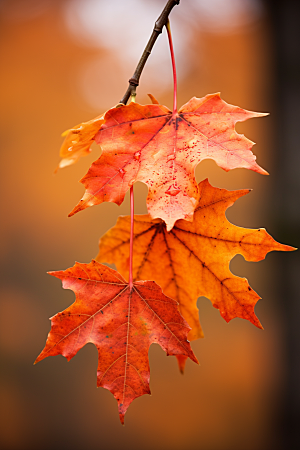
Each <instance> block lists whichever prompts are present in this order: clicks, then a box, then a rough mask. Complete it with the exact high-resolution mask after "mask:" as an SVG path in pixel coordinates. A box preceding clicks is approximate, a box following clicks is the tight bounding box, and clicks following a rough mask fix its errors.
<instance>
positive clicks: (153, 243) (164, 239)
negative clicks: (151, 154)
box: [96, 180, 294, 340]
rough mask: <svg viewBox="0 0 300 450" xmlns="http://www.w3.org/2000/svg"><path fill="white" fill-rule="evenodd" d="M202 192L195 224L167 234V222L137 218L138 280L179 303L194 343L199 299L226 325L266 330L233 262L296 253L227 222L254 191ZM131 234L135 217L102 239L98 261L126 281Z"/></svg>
mask: <svg viewBox="0 0 300 450" xmlns="http://www.w3.org/2000/svg"><path fill="white" fill-rule="evenodd" d="M198 187H199V192H200V199H199V202H198V206H197V208H196V210H195V214H194V220H193V222H188V221H185V220H178V221H177V222H176V223H175V226H174V228H173V229H172V230H171V231H170V232H167V230H166V226H165V223H164V222H163V221H162V220H160V219H155V220H153V219H151V217H150V216H149V215H140V216H138V215H137V216H135V221H134V243H133V248H134V258H133V277H134V279H135V280H140V279H150V280H151V279H152V280H155V281H156V282H157V283H158V284H159V285H160V286H161V287H162V289H163V292H164V293H165V294H166V295H168V296H170V297H172V298H174V299H175V300H177V301H178V303H179V305H180V312H181V314H182V315H183V317H184V318H185V319H186V320H187V322H188V323H189V325H190V326H191V327H192V330H191V331H190V333H189V339H190V340H194V339H197V338H199V337H201V336H202V330H201V327H200V323H199V315H198V309H197V306H196V302H197V299H198V297H200V296H205V297H207V298H209V299H210V300H211V302H212V304H213V306H214V307H215V308H218V309H219V311H220V313H221V315H222V317H223V318H224V319H225V320H226V321H227V322H229V321H230V320H231V319H233V318H235V317H240V318H243V319H247V320H249V321H250V322H251V323H253V324H254V325H256V326H257V327H258V328H262V326H261V324H260V322H259V320H258V318H257V317H256V315H255V313H254V306H255V304H256V302H257V301H258V300H259V298H260V297H259V296H258V295H257V293H256V292H255V291H254V290H253V289H251V287H250V286H249V284H248V282H247V280H246V279H245V278H240V277H237V276H235V275H233V274H232V273H231V271H230V270H229V263H230V260H231V259H232V258H233V257H234V256H235V255H236V254H242V255H243V256H244V258H245V259H246V261H260V260H262V259H264V258H265V256H266V254H267V253H268V252H270V251H273V250H281V251H290V250H294V249H293V247H290V246H288V245H283V244H280V243H278V242H276V241H275V240H274V239H273V238H272V237H271V236H270V235H269V234H268V233H267V232H266V230H265V229H262V228H260V229H257V230H253V229H248V228H241V227H237V226H235V225H233V224H231V223H230V222H229V221H228V220H227V219H226V216H225V211H226V209H227V208H228V207H229V206H231V205H232V204H233V203H234V202H235V201H236V200H237V199H238V198H240V197H242V196H244V195H246V194H248V193H249V190H238V191H227V190H226V189H218V188H215V187H212V186H211V185H210V184H209V182H208V180H204V181H202V182H201V183H199V185H198ZM129 234H130V217H129V216H123V217H119V219H118V221H117V224H116V226H115V227H113V228H112V229H111V230H109V231H108V232H107V233H106V234H105V235H104V236H103V237H102V238H101V239H100V250H99V254H98V256H97V258H96V259H97V260H98V261H100V262H107V263H114V264H116V267H117V269H118V271H119V272H120V273H121V274H122V275H123V276H124V277H125V278H126V277H128V257H129Z"/></svg>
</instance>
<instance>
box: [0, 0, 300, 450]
mask: <svg viewBox="0 0 300 450" xmlns="http://www.w3.org/2000/svg"><path fill="white" fill-rule="evenodd" d="M227 1H228V2H229V0H227ZM125 2H128V9H126V8H125V9H124V4H125ZM67 3H68V8H71V9H72V7H73V5H75V3H76V2H75V0H70V1H69V2H67V1H63V0H61V1H58V0H56V1H47V0H39V1H37V0H24V1H19V0H2V1H0V22H1V24H0V25H1V43H0V45H1V85H0V89H1V99H2V102H1V103H2V108H1V122H0V123H1V185H2V186H1V193H2V195H1V288H0V291H1V296H0V299H1V300H0V301H1V317H0V321H1V323H0V351H1V378H0V382H1V384H0V393H1V400H0V408H1V420H0V444H1V448H3V449H5V450H6V449H9V450H10V449H14V450H15V449H16V450H27V449H32V450H35V449H45V450H48V449H50V448H66V449H68V448H72V449H74V450H77V449H78V450H79V449H86V450H89V449H91V450H92V449H99V448H101V449H102V448H103V449H119V448H123V449H141V448H143V449H145V450H148V449H149V450H150V449H153V448H155V449H158V450H161V449H162V450H177V449H178V450H179V449H185V448H189V449H191V450H196V449H202V450H227V449H230V450H235V449H236V450H240V449H243V450H248V449H249V450H250V449H251V450H252V449H254V448H255V449H256V450H263V449H265V450H268V449H280V450H281V449H294V448H296V444H297V437H298V438H299V436H297V429H298V428H297V424H298V422H297V419H298V413H299V396H300V391H299V384H298V383H299V372H300V370H299V326H298V321H299V314H297V313H299V302H298V299H299V287H298V286H299V283H298V280H299V267H300V262H299V256H298V254H297V252H295V253H289V254H283V253H271V254H270V255H268V257H267V258H266V260H265V261H262V262H259V263H246V262H245V261H244V259H243V258H242V257H241V256H238V257H236V258H235V259H234V261H233V263H232V264H231V269H232V271H233V272H234V273H236V274H237V275H240V276H246V277H247V278H248V280H249V282H250V284H251V286H252V287H253V288H254V289H255V290H256V291H257V292H258V293H259V294H260V295H261V297H262V298H263V300H262V301H260V302H259V303H258V305H257V307H256V313H257V315H258V317H259V319H260V320H261V322H262V324H263V326H264V328H265V330H264V331H261V330H258V329H256V328H255V327H254V326H253V325H251V324H250V323H247V322H246V321H242V320H239V319H236V320H234V321H232V322H231V323H230V324H226V322H225V321H224V320H223V319H222V318H221V317H220V314H219V312H218V311H217V310H215V309H214V308H213V307H212V306H211V304H210V302H209V301H208V300H207V299H204V298H201V299H199V301H198V305H199V309H200V316H201V322H202V325H203V328H204V333H205V339H203V340H201V341H197V342H195V343H194V344H193V349H194V351H195V353H196V355H197V357H198V359H199V360H200V363H201V366H200V367H198V366H196V365H195V364H192V363H191V362H188V364H187V367H186V373H185V375H184V376H181V375H180V374H179V372H178V370H177V367H176V361H175V359H174V358H171V357H169V358H166V357H165V355H164V353H163V352H162V350H161V349H160V348H159V347H158V346H152V348H151V349H150V352H149V355H150V364H151V390H152V396H151V397H149V396H144V397H143V398H139V399H138V400H136V401H135V402H134V403H133V404H132V405H131V406H130V408H129V411H128V413H127V415H126V420H125V427H122V426H121V425H120V423H119V419H118V414H117V405H116V402H115V400H114V398H113V397H112V395H111V394H110V393H109V392H108V391H106V390H104V389H99V390H97V389H96V366H97V354H96V349H95V348H94V347H93V346H92V345H88V346H86V347H85V348H84V349H82V350H81V351H80V352H79V353H78V355H76V357H74V359H73V360H72V361H71V362H69V363H67V361H66V360H65V359H64V358H62V357H56V358H49V359H48V360H45V361H42V362H41V363H39V364H38V365H36V366H33V361H34V360H35V358H36V356H37V355H38V353H39V352H40V351H41V349H42V348H43V346H44V342H45V340H46V336H47V333H48V331H49V327H50V323H49V320H48V317H50V316H52V315H54V314H55V313H56V312H58V311H60V310H62V309H64V308H65V307H67V306H68V305H69V304H70V303H71V302H72V301H73V298H74V297H73V293H71V292H70V291H63V290H62V289H61V287H60V282H59V281H58V280H55V279H53V278H52V277H50V276H48V275H46V272H47V271H49V270H59V269H65V268H67V267H69V266H71V265H73V264H74V261H76V260H77V261H81V262H89V261H90V260H91V258H93V257H94V256H95V255H96V254H97V245H98V239H99V237H100V236H101V235H102V234H103V233H105V232H106V231H107V230H108V229H109V228H110V227H111V226H113V225H114V223H115V221H116V219H117V217H118V215H119V214H128V212H129V209H128V198H126V200H125V202H124V204H123V205H122V206H121V207H117V206H116V205H114V204H102V205H100V206H98V207H95V208H89V209H88V210H86V211H84V212H82V213H80V214H78V215H76V216H74V217H72V218H71V219H68V218H67V214H68V212H69V211H70V210H71V209H72V208H73V206H74V205H75V204H76V203H77V201H78V200H79V199H80V198H81V195H82V193H83V186H82V185H80V184H79V183H78V180H79V179H80V178H81V176H82V175H83V174H84V173H85V172H86V170H87V169H88V167H89V165H90V163H91V162H92V161H93V160H94V159H95V158H96V157H97V155H98V154H99V151H98V150H97V149H95V150H94V152H93V153H92V155H91V156H89V157H87V158H85V159H84V160H82V161H81V162H80V163H78V164H77V165H76V166H73V167H71V168H67V169H65V170H62V171H60V172H59V173H58V174H57V175H56V176H54V175H53V171H54V168H55V167H56V165H57V163H58V160H59V158H58V150H59V147H60V145H61V142H62V139H61V137H60V134H61V132H62V131H64V130H65V129H67V128H69V127H71V126H72V125H75V124H77V123H79V122H82V121H86V120H89V119H90V118H93V117H95V116H96V115H98V114H100V113H102V112H103V111H104V110H105V109H107V108H108V107H110V106H113V105H114V104H116V103H117V102H118V101H119V99H120V98H121V97H122V95H123V93H124V91H125V90H126V87H127V79H128V78H129V77H130V76H131V75H132V73H133V69H134V66H135V61H137V60H138V58H139V56H140V53H138V54H136V55H133V57H132V55H130V48H131V45H130V39H131V37H130V36H131V35H132V29H134V27H137V24H138V23H139V20H140V17H142V16H143V14H144V15H147V14H148V15H149V16H150V14H149V10H148V9H147V6H149V5H147V2H146V0H140V2H139V3H140V5H139V9H138V11H137V13H136V15H135V9H134V8H130V7H129V6H130V4H131V3H132V2H129V0H111V3H114V4H115V17H114V16H108V18H107V20H108V21H111V23H112V26H114V31H113V32H114V33H115V35H116V34H117V41H119V48H118V45H115V47H114V48H112V47H108V46H107V45H106V42H105V36H104V38H103V42H102V43H101V39H100V41H98V42H97V43H92V42H87V41H84V40H83V38H82V35H81V34H80V29H79V28H80V27H79V26H77V31H78V36H76V27H75V28H74V29H75V31H74V30H73V33H71V32H70V30H69V28H68V26H67V24H66V20H65V17H66V15H65V8H66V7H67V5H66V4H67ZM98 3H99V4H100V6H101V5H102V6H103V8H104V6H105V3H106V1H105V0H99V1H98ZM121 3H122V8H123V9H122V14H121V15H120V13H119V12H120V7H121ZM194 3H195V4H196V3H197V4H199V5H198V6H199V8H198V9H197V8H196V9H195V11H194V12H193V14H190V11H189V8H191V7H192V3H191V1H190V0H189V1H187V0H182V1H181V4H180V6H177V7H176V8H175V9H174V11H173V12H172V16H171V21H172V23H174V27H173V34H174V41H175V52H176V48H178V49H179V50H178V51H180V54H178V52H177V61H178V72H179V81H180V82H179V104H182V103H185V102H186V101H188V100H189V98H190V97H191V96H193V95H195V96H198V97H202V96H204V95H206V94H207V93H213V92H218V91H221V94H222V97H223V98H224V99H225V100H226V101H227V102H229V103H232V104H237V105H239V106H241V107H244V108H246V109H250V110H254V111H263V112H265V111H269V112H270V113H271V114H270V116H268V117H266V118H262V119H253V120H251V121H248V122H246V123H244V124H239V125H238V127H237V129H238V131H239V132H242V133H244V134H245V135H246V136H247V137H249V138H250V139H251V140H253V141H255V142H257V145H256V146H255V147H254V153H255V154H256V155H257V160H258V163H259V164H260V165H261V166H262V167H264V168H266V169H267V170H268V171H269V172H270V174H271V175H270V176H269V177H264V176H261V175H258V174H256V173H252V172H250V171H246V170H234V171H231V172H230V173H225V172H224V171H222V170H221V169H219V168H218V167H217V166H216V165H215V164H214V163H213V162H212V161H205V162H203V163H202V164H201V165H200V166H199V167H198V169H197V179H198V180H199V181H200V180H201V179H203V178H206V177H207V176H208V177H209V180H210V182H211V183H212V184H213V185H215V186H219V187H224V188H229V189H238V188H249V187H250V188H253V192H252V193H251V194H249V195H248V196H247V197H245V198H243V199H241V200H239V201H238V202H237V204H236V205H235V206H234V207H232V208H231V210H230V211H229V212H228V218H229V219H230V220H231V221H232V222H233V223H235V224H237V225H240V226H246V227H266V229H267V231H268V232H269V233H271V234H272V235H273V236H274V237H275V238H276V239H277V240H279V241H281V242H284V243H287V244H290V245H294V246H299V221H300V212H299V193H300V191H299V179H300V177H299V166H300V161H299V160H300V157H299V154H300V152H299V107H298V106H297V105H299V93H300V92H299V60H300V59H299V27H298V20H299V6H297V2H293V1H288V0H286V1H285V2H276V1H273V2H267V1H265V2H258V1H256V2H255V4H256V5H259V11H258V13H253V17H250V16H249V14H248V13H247V14H248V16H247V17H246V18H245V17H243V16H241V17H239V18H238V19H236V18H235V20H231V19H230V17H229V19H228V18H226V20H225V19H224V20H223V19H222V20H223V21H222V20H221V21H220V20H219V21H218V20H217V19H216V17H218V14H217V12H218V11H217V10H216V11H213V10H211V12H210V14H211V15H210V16H209V17H210V20H208V19H206V16H205V14H204V12H203V11H205V9H203V10H201V7H202V6H201V5H202V4H203V5H204V6H205V4H206V3H207V2H205V1H204V0H199V1H198V0H197V1H196V0H195V2H194ZM217 3H218V2H213V1H211V2H210V5H212V4H215V8H218V5H217ZM221 3H222V2H221ZM229 3H230V4H232V1H230V2H229ZM246 3H251V1H250V0H249V2H246ZM77 4H78V2H77ZM164 4H165V0H153V1H152V2H151V8H152V10H151V17H149V18H148V20H149V27H148V28H149V29H148V30H147V34H146V35H150V32H151V29H152V26H153V23H154V21H155V19H156V18H157V16H158V15H159V13H160V11H161V9H162V7H163V5H164ZM204 6H203V8H204ZM143 8H144V9H143ZM250 10H251V8H250ZM152 11H154V14H155V15H154V16H153V17H152ZM201 11H202V13H201ZM214 14H215V15H214ZM224 17H225V16H224ZM239 20H240V22H239ZM137 29H138V27H137ZM130 33H131V34H130ZM184 33H186V34H185V35H184ZM118 34H119V36H118ZM127 34H128V36H129V38H130V39H129V38H128V39H127V40H126V41H124V39H125V36H127ZM128 36H127V37H128ZM107 39H109V37H107ZM132 39H133V40H134V41H135V42H134V44H136V43H137V42H136V41H138V40H139V35H136V36H135V35H134V34H133V38H132ZM143 39H144V38H143ZM160 40H161V42H162V44H158V46H159V45H160V50H157V54H156V51H155V48H154V52H153V55H151V57H150V61H149V65H147V66H146V70H145V74H143V76H142V78H141V87H140V88H139V90H138V93H139V95H138V98H137V101H139V102H140V103H145V102H147V98H146V93H147V92H151V93H152V94H154V95H155V96H157V97H159V100H160V101H161V102H162V103H164V104H166V105H167V106H169V107H171V106H172V84H171V83H172V78H171V67H170V61H169V60H167V63H166V64H169V66H165V64H164V66H161V64H162V62H161V61H162V60H161V59H159V58H160V57H159V55H160V54H161V53H159V52H161V49H163V48H164V47H163V46H165V50H166V52H167V51H168V49H167V45H166V39H165V36H162V37H161V38H160ZM176 41H177V43H178V42H179V41H180V45H179V44H177V46H176ZM144 44H145V42H141V48H143V46H144ZM124 45H126V47H128V48H124ZM158 46H157V48H158V49H159V47H158ZM132 47H133V48H134V49H135V48H136V47H135V46H134V45H133V41H132ZM128 51H129V53H128ZM128 55H129V56H128ZM157 55H158V56H157ZM134 58H135V59H134ZM180 64H181V67H180ZM166 67H167V68H168V67H169V73H168V70H166ZM147 68H148V72H147ZM135 193H136V198H137V207H136V212H137V213H145V212H146V207H145V197H146V189H145V186H143V185H141V184H139V185H137V186H136V189H135Z"/></svg>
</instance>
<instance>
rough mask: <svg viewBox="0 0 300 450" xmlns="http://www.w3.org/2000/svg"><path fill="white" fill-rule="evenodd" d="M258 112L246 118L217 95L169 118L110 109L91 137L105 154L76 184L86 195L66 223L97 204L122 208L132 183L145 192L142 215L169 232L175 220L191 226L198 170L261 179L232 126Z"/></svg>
mask: <svg viewBox="0 0 300 450" xmlns="http://www.w3.org/2000/svg"><path fill="white" fill-rule="evenodd" d="M264 115H265V114H264V113H255V112H250V111H246V110H244V109H242V108H239V107H237V106H232V105H229V104H228V103H226V102H224V101H223V100H221V98H220V95H219V94H211V95H206V96H205V97H203V98H195V97H194V98H192V99H191V100H190V101H189V102H188V103H187V104H186V105H184V106H183V107H182V108H181V109H180V110H179V111H178V113H176V114H174V113H172V111H170V110H169V109H168V108H166V107H165V106H162V105H157V104H153V105H144V106H143V105H139V104H137V103H130V104H129V105H127V106H121V107H119V108H113V109H110V110H109V111H107V113H106V114H105V116H104V123H103V124H102V126H101V128H100V130H99V132H98V133H97V134H96V136H95V141H96V142H97V143H98V144H100V146H101V148H102V150H103V153H102V155H101V157H100V158H99V159H98V160H97V161H95V162H94V163H93V164H92V165H91V167H90V169H89V171H88V173H87V174H86V175H85V176H84V177H83V178H82V179H81V180H80V181H81V183H83V184H84V186H85V188H86V193H85V194H84V196H83V198H82V200H81V201H80V202H79V203H78V205H77V206H76V207H75V208H74V209H73V211H72V212H71V213H70V214H69V216H72V215H73V214H75V213H76V212H78V211H81V210H83V209H85V208H87V207H89V206H92V205H96V204H100V203H102V202H103V201H110V202H115V203H117V204H118V205H120V204H121V203H122V201H123V199H124V196H125V193H126V191H127V190H128V189H129V187H130V186H132V184H133V183H134V182H135V181H142V182H143V183H145V184H146V185H147V186H148V188H149V193H148V197H147V206H148V211H149V213H150V215H151V217H152V218H161V219H163V220H164V221H165V222H166V224H167V230H168V231H169V230H170V229H171V228H172V227H173V225H174V223H175V222H176V220H178V219H181V218H183V219H186V220H192V218H193V213H194V210H195V207H196V205H197V202H198V199H199V190H198V186H197V183H196V180H195V176H194V170H195V168H196V166H197V165H198V164H199V163H200V162H201V161H203V160H204V159H207V158H211V159H213V160H214V161H215V162H216V163H217V164H218V165H219V166H220V167H222V168H223V169H224V170H226V171H228V170H230V169H235V168H238V167H239V168H247V169H251V170H254V171H255V172H259V173H262V174H266V173H267V172H266V171H265V170H264V169H262V168H261V167H259V166H258V165H257V163H256V162H255V156H254V155H253V153H252V152H251V148H252V145H253V142H251V141H250V140H248V139H247V138H245V136H244V135H240V134H238V133H237V132H236V131H235V129H234V127H235V124H236V122H241V121H244V120H246V119H249V118H251V117H260V116H264Z"/></svg>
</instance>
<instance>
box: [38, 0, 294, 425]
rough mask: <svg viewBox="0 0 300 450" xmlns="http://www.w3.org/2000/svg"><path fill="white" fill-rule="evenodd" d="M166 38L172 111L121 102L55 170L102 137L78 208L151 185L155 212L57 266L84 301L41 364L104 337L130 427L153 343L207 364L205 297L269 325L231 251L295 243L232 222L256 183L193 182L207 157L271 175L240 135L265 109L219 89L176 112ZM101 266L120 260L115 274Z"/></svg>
mask: <svg viewBox="0 0 300 450" xmlns="http://www.w3.org/2000/svg"><path fill="white" fill-rule="evenodd" d="M169 3H170V4H171V3H174V4H178V3H179V2H176V1H175V2H174V1H173V2H172V1H170V0H169V2H168V4H169ZM174 4H173V6H174ZM168 35H169V40H170V47H171V55H172V61H173V72H174V93H175V94H174V108H173V111H171V110H170V109H168V108H167V107H165V106H163V105H160V104H159V103H158V102H157V101H156V100H155V99H154V97H153V96H150V98H151V100H152V104H149V105H140V104H138V103H135V102H134V99H135V95H134V94H132V97H131V99H132V101H131V103H129V105H125V104H118V105H117V106H116V107H114V108H112V109H110V110H108V111H107V112H106V113H105V114H103V115H101V116H98V117H96V118H95V119H92V120H90V121H88V122H84V123H82V124H80V125H77V126H76V127H74V128H72V129H71V130H68V131H67V132H66V133H64V135H65V141H64V143H63V145H62V148H61V152H60V155H61V157H62V160H61V162H60V163H59V166H58V168H61V167H65V166H67V165H71V164H73V163H75V162H77V161H78V160H79V159H80V158H81V157H82V156H85V155H87V154H88V153H89V152H90V146H91V144H92V143H93V142H96V143H97V144H99V145H100V147H101V149H102V154H101V156H100V158H99V159H97V160H96V161H95V162H93V164H92V165H91V167H90V169H89V170H88V172H87V174H86V175H85V176H84V177H83V178H82V180H81V182H82V183H83V185H84V186H85V188H86V192H85V194H84V196H83V198H82V200H81V201H80V202H79V203H78V205H77V206H75V208H74V209H73V211H72V212H71V213H70V214H69V215H70V216H72V215H73V214H75V213H76V212H78V211H81V210H84V209H86V208H87V207H89V206H93V205H98V204H101V203H102V202H114V203H116V204H118V205H120V204H121V203H122V202H123V200H124V196H125V194H126V192H127V191H128V190H130V193H131V211H133V185H134V183H136V182H137V181H141V182H143V183H145V184H146V185H147V187H148V197H147V207H148V211H149V214H147V215H140V216H139V215H135V216H134V217H133V213H132V214H131V215H130V216H124V217H120V218H119V219H118V221H117V224H116V225H115V226H114V227H113V228H112V229H111V230H109V231H108V232H107V233H106V234H105V235H104V236H103V237H102V238H101V239H100V247H99V253H98V255H97V257H96V260H92V262H91V263H89V264H81V263H76V264H75V265H74V267H72V268H70V269H67V270H65V271H58V272H51V273H50V274H51V275H53V276H55V277H57V278H59V279H60V280H61V281H62V284H63V287H64V288H65V289H71V290H72V291H74V293H75V296H76V300H75V302H74V303H73V304H72V305H71V306H70V307H69V308H67V309H66V310H64V311H62V312H60V313H58V314H56V315H55V316H54V317H53V318H52V319H51V331H50V333H49V335H48V339H47V342H46V346H45V348H44V350H43V351H42V352H41V354H40V355H39V356H38V358H37V360H36V362H39V361H41V360H42V359H44V358H46V357H47V356H54V355H58V354H61V355H63V356H65V357H66V358H67V359H68V360H70V359H71V358H72V357H73V356H75V354H76V353H77V352H78V351H79V350H80V349H81V348H82V347H83V346H84V345H85V344H86V343H88V342H92V343H93V344H95V346H96V347H97V350H98V370H97V385H98V386H102V387H104V388H105V389H108V390H109V391H111V392H112V394H113V395H114V397H115V398H116V399H117V402H118V406H119V415H120V420H121V422H122V423H124V415H125V413H126V410H127V408H128V406H129V405H130V403H131V402H132V401H133V400H134V399H135V398H137V397H139V396H141V395H143V394H149V393H150V388H149V379H150V369H149V361H148V351H149V347H150V345H151V344H152V343H158V344H159V345H160V346H161V347H162V348H163V350H165V352H166V353H167V355H175V356H176V357H177V359H178V363H179V367H180V370H181V371H182V372H183V370H184V366H185V361H186V359H187V358H188V357H189V358H190V359H191V360H193V361H194V362H196V363H197V362H198V361H197V358H196V357H195V355H194V354H193V351H192V349H191V346H190V343H189V341H193V340H195V339H198V338H201V337H203V332H202V329H201V325H200V321H199V312H198V309H197V299H198V297H200V296H205V297H207V298H208V299H210V301H211V302H212V305H213V306H214V307H215V308H217V309H218V310H219V311H220V314H221V316H222V317H223V318H224V319H225V320H226V322H229V321H230V320H232V319H234V318H236V317H239V318H242V319H246V320H248V321H250V322H251V323H252V324H254V325H255V326H256V327H258V328H262V326H261V324H260V321H259V319H258V318H257V316H256V314H255V311H254V308H255V304H256V302H257V301H258V299H259V298H260V297H259V296H258V294H257V293H256V292H255V291H254V290H253V289H252V288H251V287H250V286H249V284H248V281H247V280H246V279H245V278H240V277H238V276H235V275H233V274H232V273H231V271H230V270H229V263H230V261H231V259H232V258H233V257H234V256H235V255H237V254H241V255H243V256H244V258H245V260H246V261H261V260H262V259H264V258H265V256H266V254H267V253H268V252H271V251H273V250H279V251H290V250H293V248H292V247H290V246H288V245H283V244H280V243H278V242H276V241H275V240H274V239H273V238H272V237H271V236H270V235H269V234H268V233H267V232H266V230H265V229H263V228H260V229H256V230H253V229H247V228H241V227H237V226H235V225H233V224H231V223H230V222H229V221H228V220H227V218H226V216H225V212H226V210H227V208H229V207H230V206H231V205H232V204H233V203H234V202H235V201H236V200H238V199H239V198H240V197H243V196H244V195H246V194H248V193H249V190H238V191H227V190H225V189H220V188H216V187H213V186H211V185H210V184H209V182H208V180H207V179H206V180H204V181H202V182H200V183H199V184H197V183H196V180H195V175H194V172H195V168H196V167H197V165H198V164H199V163H200V162H201V161H203V160H204V159H208V158H210V159H213V160H214V161H215V162H216V163H217V164H218V165H219V166H220V167H221V168H223V169H224V170H226V171H228V170H231V169H236V168H244V169H245V168H246V169H250V170H253V171H255V172H257V173H260V174H267V172H266V171H265V170H264V169H262V168H261V167H260V166H259V165H258V164H257V163H256V162H255V159H256V158H255V156H254V155H253V153H252V151H251V149H252V146H253V142H251V141H250V140H249V139H247V138H246V137H245V136H244V135H240V134H238V133H237V132H236V131H235V124H236V123H237V122H242V121H245V120H247V119H249V118H253V117H260V116H264V115H265V114H263V113H254V112H250V111H247V110H245V109H242V108H239V107H237V106H233V105H230V104H228V103H226V102H225V101H224V100H222V99H221V98H220V95H219V94H210V95H206V96H205V97H202V98H196V97H194V98H192V99H191V100H190V101H189V102H188V103H186V104H185V105H184V106H183V107H181V108H180V109H179V111H178V112H177V108H176V72H175V63H174V55H173V49H172V45H171V38H170V30H168ZM131 87H132V86H131ZM95 253H96V251H95ZM101 263H108V264H115V265H116V267H117V270H118V272H117V271H115V270H113V269H112V268H109V267H107V266H106V265H103V264H101ZM147 280H148V281H147ZM188 339H189V340H188Z"/></svg>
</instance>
